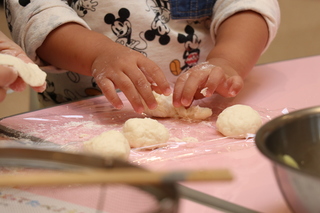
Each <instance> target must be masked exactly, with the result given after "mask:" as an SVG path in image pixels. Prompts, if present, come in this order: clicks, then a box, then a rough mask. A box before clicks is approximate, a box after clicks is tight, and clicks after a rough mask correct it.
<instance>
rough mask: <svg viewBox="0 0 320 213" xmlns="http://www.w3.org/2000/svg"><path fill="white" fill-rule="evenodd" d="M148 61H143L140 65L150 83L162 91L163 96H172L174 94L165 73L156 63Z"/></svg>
mask: <svg viewBox="0 0 320 213" xmlns="http://www.w3.org/2000/svg"><path fill="white" fill-rule="evenodd" d="M147 60H148V59H147V58H145V60H142V63H139V64H138V66H139V69H140V70H141V71H142V72H143V73H144V74H145V76H146V78H147V79H148V81H149V82H150V83H151V84H153V85H156V86H157V87H158V88H159V91H161V94H164V95H170V94H171V93H172V90H171V87H170V84H169V82H168V81H167V79H166V77H165V75H164V73H163V71H162V70H161V69H160V67H159V66H157V65H156V64H155V63H153V62H150V61H147Z"/></svg>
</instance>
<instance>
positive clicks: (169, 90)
mask: <svg viewBox="0 0 320 213" xmlns="http://www.w3.org/2000/svg"><path fill="white" fill-rule="evenodd" d="M171 93H172V90H171V88H167V89H166V90H165V91H164V95H171Z"/></svg>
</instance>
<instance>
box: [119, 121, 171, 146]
mask: <svg viewBox="0 0 320 213" xmlns="http://www.w3.org/2000/svg"><path fill="white" fill-rule="evenodd" d="M122 132H123V134H124V136H125V137H126V138H127V140H128V142H129V144H130V146H131V147H134V148H138V147H147V146H152V145H158V144H159V146H161V145H160V144H163V143H166V142H167V141H168V139H169V131H168V129H167V128H166V127H165V126H164V125H163V124H161V123H159V122H158V121H157V120H154V119H151V118H131V119H129V120H127V121H126V122H125V123H124V125H123V129H122ZM153 148H154V147H153Z"/></svg>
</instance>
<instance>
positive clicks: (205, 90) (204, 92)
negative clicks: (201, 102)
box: [200, 87, 208, 97]
mask: <svg viewBox="0 0 320 213" xmlns="http://www.w3.org/2000/svg"><path fill="white" fill-rule="evenodd" d="M207 91H208V87H205V88H203V89H202V90H201V91H200V93H201V94H202V95H203V96H204V97H206V96H207Z"/></svg>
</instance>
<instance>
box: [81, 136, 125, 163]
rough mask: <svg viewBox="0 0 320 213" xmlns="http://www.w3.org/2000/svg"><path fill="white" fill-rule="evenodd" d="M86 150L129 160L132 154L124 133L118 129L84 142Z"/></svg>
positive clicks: (103, 155)
mask: <svg viewBox="0 0 320 213" xmlns="http://www.w3.org/2000/svg"><path fill="white" fill-rule="evenodd" d="M83 149H84V151H86V152H88V153H92V154H96V155H99V156H101V157H113V158H120V159H123V160H127V159H128V157H129V154H130V145H129V143H128V140H127V139H126V138H125V137H124V135H123V134H122V133H121V132H119V131H116V130H110V131H107V132H103V133H102V134H100V135H98V136H96V137H94V138H92V139H91V140H89V141H86V142H84V143H83Z"/></svg>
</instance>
